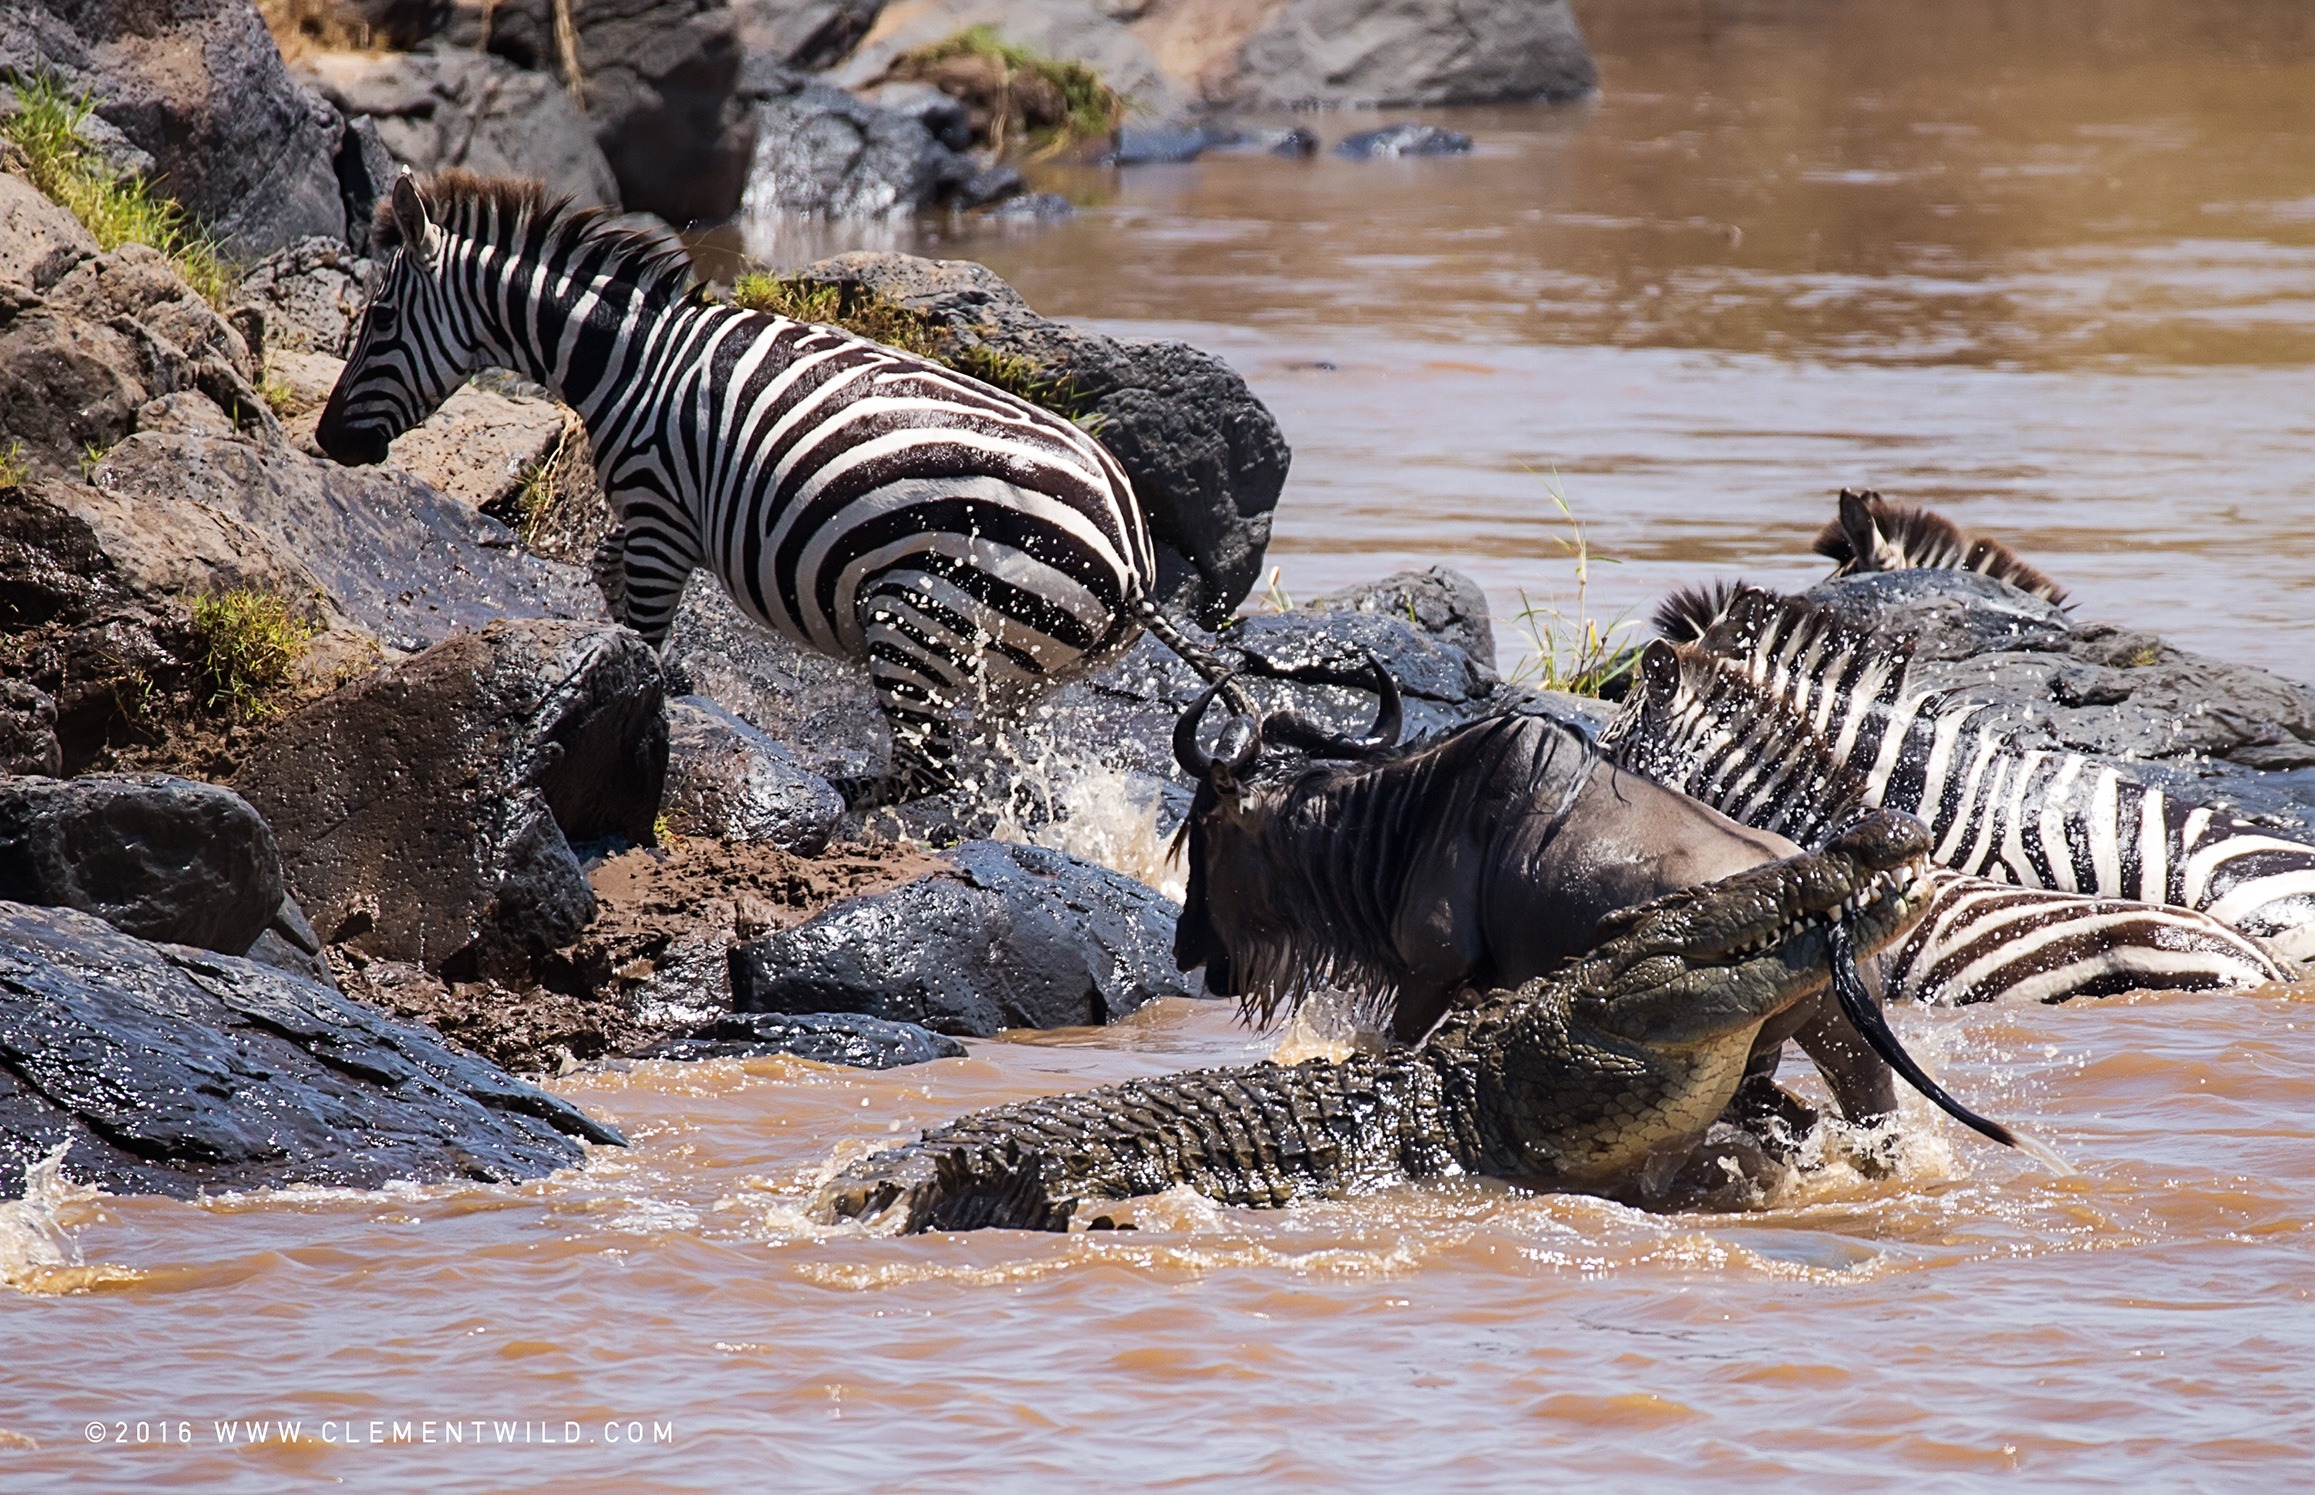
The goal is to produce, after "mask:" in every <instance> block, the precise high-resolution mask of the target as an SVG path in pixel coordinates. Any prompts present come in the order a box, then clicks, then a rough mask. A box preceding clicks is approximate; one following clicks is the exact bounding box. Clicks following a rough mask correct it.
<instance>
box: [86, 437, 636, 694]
mask: <svg viewBox="0 0 2315 1495" xmlns="http://www.w3.org/2000/svg"><path fill="white" fill-rule="evenodd" d="M95 483H96V486H97V487H98V488H99V489H100V490H101V491H102V492H103V493H104V494H106V495H109V496H110V497H112V498H114V499H116V500H121V501H125V502H127V503H129V504H132V505H138V506H147V507H149V509H150V511H151V512H152V513H153V514H154V515H155V516H160V515H166V514H169V513H172V512H180V513H182V512H189V511H190V508H191V507H199V508H203V509H206V510H208V511H209V512H210V513H211V514H213V515H217V516H222V517H223V519H224V520H232V521H238V522H239V523H240V524H242V525H244V526H246V527H247V528H248V529H249V530H253V531H256V532H257V533H258V534H260V535H263V536H265V537H267V538H268V539H269V540H270V541H272V543H273V544H274V545H275V546H277V547H281V548H282V549H285V550H287V551H289V552H290V553H292V554H294V555H296V556H301V557H303V558H304V560H305V562H306V563H307V565H306V569H307V571H308V573H309V574H310V575H311V576H312V578H313V579H314V582H315V583H316V585H317V587H318V589H319V590H320V591H321V592H322V593H323V594H324V595H325V596H326V597H327V598H328V599H329V600H330V602H331V603H332V605H333V606H334V607H336V608H337V609H339V610H340V611H342V613H343V614H344V615H345V616H346V617H348V618H350V619H351V620H353V621H354V622H356V623H358V624H360V625H361V626H362V627H363V628H365V629H367V630H369V631H370V632H372V633H374V634H376V635H377V636H378V637H379V638H380V639H382V640H383V641H384V642H385V643H387V644H388V645H390V646H391V647H393V648H396V649H403V650H415V649H422V648H424V647H426V646H427V645H429V644H432V643H435V642H438V641H440V640H442V639H445V638H447V637H449V636H450V635H451V634H452V633H453V632H454V631H456V630H459V629H472V628H480V627H482V626H483V625H484V624H486V623H489V622H491V621H493V620H494V619H499V618H507V617H517V618H522V617H530V618H541V617H559V618H571V619H587V620H592V619H600V618H602V617H603V616H604V614H603V610H602V599H601V596H600V594H599V593H597V592H596V590H595V588H594V585H593V583H592V582H590V581H589V580H588V579H587V577H586V575H585V573H584V572H583V571H581V570H580V569H579V568H577V567H574V566H566V565H560V564H557V563H555V562H551V561H543V560H540V559H539V558H538V557H536V556H532V555H529V554H526V553H524V552H523V551H522V550H521V549H520V548H519V547H518V546H517V544H516V541H515V536H514V534H513V533H512V532H511V531H510V530H508V529H507V528H506V526H505V525H503V524H500V523H499V522H498V521H497V520H495V519H492V518H490V517H488V516H486V515H483V514H479V513H476V512H475V511H474V510H473V509H471V508H469V507H467V506H466V505H464V504H461V503H458V502H456V501H455V500H453V499H450V498H448V497H446V496H445V495H443V494H441V493H439V492H437V491H436V490H435V489H433V488H431V487H428V486H427V485H426V484H424V483H422V482H420V481H418V480H417V479H415V478H412V477H410V476H409V475H408V474H406V473H401V472H397V471H395V470H394V469H392V468H387V467H374V468H351V467H340V466H338V465H337V464H335V463H332V462H325V461H320V460H317V459H314V458H311V457H307V456H305V455H303V454H301V453H298V452H294V451H288V450H278V449H277V450H270V451H268V450H261V449H259V448H257V447H254V446H251V445H249V444H248V443H245V442H236V441H218V440H213V439H204V438H201V437H193V436H164V435H147V434H139V435H137V436H134V437H131V438H130V439H129V440H127V441H124V442H122V443H121V444H120V445H119V446H118V447H115V448H114V449H113V450H112V451H111V452H110V453H109V454H107V455H106V457H105V459H104V461H103V462H102V463H100V464H99V465H98V467H97V469H96V472H95ZM258 553H261V554H262V553H264V552H263V551H262V549H260V550H259V551H258ZM292 595H295V594H292Z"/></svg>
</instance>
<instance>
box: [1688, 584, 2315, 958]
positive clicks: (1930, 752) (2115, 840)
mask: <svg viewBox="0 0 2315 1495" xmlns="http://www.w3.org/2000/svg"><path fill="white" fill-rule="evenodd" d="M1661 622H1662V623H1663V624H1669V625H1670V627H1669V628H1668V629H1667V631H1671V632H1680V633H1690V634H1694V635H1695V636H1696V642H1697V645H1698V647H1700V648H1701V649H1702V650H1703V651H1704V653H1706V654H1708V655H1710V656H1712V657H1714V658H1716V659H1718V660H1720V661H1722V662H1723V663H1724V665H1725V666H1726V667H1727V668H1730V669H1732V670H1734V671H1736V672H1737V673H1739V674H1740V675H1741V676H1743V677H1744V678H1745V679H1746V680H1749V681H1750V682H1751V683H1752V684H1753V685H1754V686H1755V687H1757V688H1758V689H1759V690H1760V691H1761V693H1762V694H1763V696H1764V697H1765V698H1766V699H1769V700H1773V701H1776V702H1778V703H1780V704H1782V705H1783V706H1784V707H1786V708H1788V709H1789V710H1790V711H1791V712H1792V713H1793V715H1794V716H1795V717H1796V718H1797V719H1798V720H1800V721H1801V722H1803V723H1805V724H1806V725H1807V727H1808V728H1809V730H1810V731H1811V732H1812V733H1813V734H1814V735H1815V736H1816V737H1817V738H1818V739H1820V740H1821V742H1822V743H1823V745H1824V748H1825V750H1826V751H1827V752H1828V753H1829V754H1830V755H1831V757H1832V760H1833V762H1834V763H1835V764H1837V765H1838V766H1839V767H1841V768H1843V769H1845V770H1848V771H1850V772H1853V773H1855V774H1856V775H1857V776H1858V778H1859V780H1860V781H1861V783H1862V786H1863V787H1862V791H1861V792H1862V794H1863V797H1864V801H1865V803H1866V804H1868V805H1872V806H1875V807H1887V808H1889V809H1895V810H1903V811H1905V812H1907V813H1908V814H1912V815H1916V816H1919V817H1920V818H1921V819H1922V820H1923V821H1924V822H1926V823H1927V824H1928V826H1929V828H1930V832H1931V835H1932V836H1933V838H1934V841H1935V845H1934V849H1933V852H1932V857H1933V859H1934V860H1935V861H1936V862H1937V863H1938V864H1939V865H1941V866H1947V867H1952V868H1954V869H1955V870H1957V871H1962V872H1969V873H1974V874H1977V875H1980V876H1983V877H1987V878H1990V879H1992V880H1994V881H1996V882H2005V883H2010V884H2013V885H2016V886H2019V887H2026V888H2047V889H2051V890H2053V891H2057V892H2064V893H2082V894H2090V895H2096V896H2099V897H2107V898H2125V899H2131V900H2135V901H2138V902H2144V903H2162V904H2169V905H2171V906H2174V907H2178V908H2189V909H2197V910H2200V911H2202V912H2204V913H2207V914H2209V915H2211V916H2212V917H2213V918H2215V919H2217V920H2219V921H2220V922H2222V923H2224V924H2228V925H2231V926H2232V927H2234V928H2236V929H2238V930H2241V931H2242V932H2244V933H2246V934H2250V935H2254V936H2256V937H2258V938H2259V939H2260V940H2262V941H2263V942H2264V943H2265V944H2266V946H2267V947H2268V948H2269V949H2271V950H2273V951H2275V952H2276V953H2278V954H2280V955H2282V956H2284V957H2285V958H2287V959H2289V960H2292V961H2306V960H2310V959H2315V845H2310V844H2308V843H2306V842H2302V841H2297V840H2293V839H2290V838H2288V837H2285V836H2280V835H2277V834H2275V833H2274V832H2272V831H2270V830H2268V829H2267V828H2265V827H2263V826H2260V825H2256V824H2254V823H2252V822H2250V821H2248V820H2245V819H2243V818H2242V817H2241V816H2238V815H2235V814H2233V813H2231V812H2229V811H2226V810H2223V809H2218V808H2215V807H2213V806H2209V805H2200V804H2195V803H2193V802H2191V801H2189V800H2185V799H2182V798H2180V797H2178V796H2176V795H2174V794H2170V793H2166V792H2165V791H2163V790H2161V789H2158V788H2155V787H2154V786H2152V785H2150V784H2146V783H2143V782H2141V781H2140V780H2138V779H2136V778H2134V777H2132V776H2131V775H2129V774H2127V773H2124V772H2123V771H2122V770H2121V769H2119V768H2116V767H2114V766H2113V765H2112V764H2109V763H2103V762H2100V761H2098V760H2096V759H2092V758H2088V757H2085V756H2083V755H2081V754H2079V753H2071V752H2064V751H2056V750H2050V749H2043V748H2033V747H2024V746H2020V745H2018V744H2016V743H2015V742H2014V741H2013V740H2012V737H2011V734H2010V732H2009V731H2008V730H2007V723H2006V722H2005V721H2004V720H2003V717H2002V714H2001V713H2000V711H1998V710H1997V709H1996V708H1994V707H1991V706H1988V705H1986V704H1984V703H1982V702H1973V701H1970V700H1967V699H1966V698H1963V697H1960V696H1958V695H1956V694H1955V693H1953V692H1950V691H1940V690H1913V689H1909V688H1908V686H1907V675H1908V673H1909V670H1910V666H1911V661H1912V650H1911V645H1910V643H1909V642H1908V641H1907V640H1906V639H1904V638H1902V637H1897V636H1892V635H1888V634H1880V633H1873V632H1870V631H1867V630H1863V629H1860V628H1857V627H1855V626H1853V625H1851V624H1849V623H1846V622H1844V621H1843V620H1841V619H1840V618H1838V617H1836V616H1834V615H1833V614H1830V613H1828V612H1825V611H1824V610H1822V609H1820V608H1817V607H1815V606H1812V605H1811V604H1809V603H1808V602H1806V601H1804V600H1802V599H1799V598H1793V597H1778V596H1776V595H1775V594H1773V593H1769V592H1764V591H1761V590H1759V589H1757V588H1738V589H1735V590H1734V591H1733V592H1730V593H1727V594H1725V595H1724V596H1721V597H1718V598H1714V599H1708V600H1702V599H1697V598H1694V597H1687V598H1676V599H1674V600H1673V602H1671V603H1669V604H1667V607H1666V609H1665V613H1664V616H1663V617H1662V619H1661ZM1700 624H1701V625H1704V626H1702V627H1699V626H1698V625H1700Z"/></svg>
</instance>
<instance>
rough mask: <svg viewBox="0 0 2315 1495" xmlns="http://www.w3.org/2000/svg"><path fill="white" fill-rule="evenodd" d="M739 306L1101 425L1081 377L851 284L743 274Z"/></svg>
mask: <svg viewBox="0 0 2315 1495" xmlns="http://www.w3.org/2000/svg"><path fill="white" fill-rule="evenodd" d="M732 304H733V305H734V306H738V307H742V308H744V309H745V310H748V311H768V312H771V313H773V314H774V315H776V316H782V317H788V318H791V319H793V320H795V321H798V322H817V323H820V324H822V325H823V326H829V327H841V328H843V329H844V330H845V331H847V332H854V333H858V334H859V335H860V336H862V337H864V338H867V339H869V340H870V341H871V342H878V343H882V344H884V345H885V346H886V347H888V348H898V349H899V350H900V351H901V352H903V353H910V354H914V355H915V356H916V357H918V358H923V359H928V360H930V361H931V362H933V363H937V364H939V365H941V366H942V367H943V368H950V369H955V370H956V371H957V372H958V373H960V374H967V375H970V376H971V377H973V378H975V379H978V380H980V381H981V382H982V383H983V384H987V385H992V386H994V387H995V388H998V389H1001V390H1003V391H1005V392H1006V393H1007V394H1011V395H1018V396H1020V397H1021V398H1022V399H1024V400H1027V401H1028V402H1029V403H1030V404H1032V405H1040V406H1043V407H1044V408H1045V409H1047V410H1051V411H1053V412H1054V413H1056V414H1058V415H1061V416H1064V417H1066V418H1068V419H1069V420H1072V421H1076V422H1077V423H1079V424H1080V425H1084V426H1085V427H1086V428H1087V429H1088V430H1092V429H1093V428H1094V427H1095V426H1097V425H1098V424H1099V417H1098V416H1096V415H1093V414H1091V413H1089V412H1088V410H1087V406H1088V405H1089V404H1090V403H1091V401H1090V399H1089V398H1088V397H1087V396H1086V395H1085V394H1084V393H1083V392H1082V391H1080V390H1079V389H1078V388H1077V386H1076V384H1075V383H1074V382H1073V381H1071V380H1069V379H1067V378H1056V377H1054V376H1052V375H1049V374H1047V373H1045V372H1044V371H1043V370H1042V369H1041V368H1039V367H1038V365H1037V363H1036V361H1035V360H1034V359H1030V358H1025V357H1023V356H1021V355H1020V354H1018V353H1005V352H1001V351H999V350H998V349H995V348H992V347H989V346H988V345H987V344H985V343H966V342H961V341H960V340H959V339H957V338H955V337H953V336H952V335H951V334H950V333H948V332H947V331H946V330H945V329H943V328H942V327H941V326H940V324H938V323H937V322H935V321H933V320H932V319H931V318H929V317H925V316H921V315H919V314H917V313H916V312H912V311H909V310H907V309H905V308H903V307H898V306H894V305H892V304H891V303H890V302H888V301H884V300H881V299H879V298H877V297H875V296H860V295H854V294H851V293H850V292H848V291H847V290H846V289H845V288H844V287H841V286H832V285H825V284H822V283H819V282H816V281H808V280H805V279H803V278H802V277H801V276H792V275H765V274H751V275H742V276H741V277H740V278H739V280H738V282H737V283H736V284H735V285H734V286H733V287H732Z"/></svg>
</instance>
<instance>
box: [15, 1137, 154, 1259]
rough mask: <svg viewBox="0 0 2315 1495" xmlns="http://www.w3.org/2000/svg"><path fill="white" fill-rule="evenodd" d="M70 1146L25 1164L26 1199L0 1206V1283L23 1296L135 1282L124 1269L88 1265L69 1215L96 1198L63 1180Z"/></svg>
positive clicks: (86, 1189) (87, 1189) (83, 1187)
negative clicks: (65, 1156) (68, 1220)
mask: <svg viewBox="0 0 2315 1495" xmlns="http://www.w3.org/2000/svg"><path fill="white" fill-rule="evenodd" d="M71 1146H72V1144H71V1143H70V1142H60V1143H58V1144H57V1145H56V1150H55V1151H53V1152H51V1153H49V1154H48V1156H46V1157H44V1158H42V1159H40V1160H39V1161H38V1162H36V1163H27V1164H25V1165H24V1197H23V1198H21V1199H11V1200H9V1201H7V1202H6V1203H4V1204H0V1282H4V1283H6V1284H7V1285H8V1286H10V1287H12V1288H14V1289H16V1290H17V1291H18V1292H24V1293H64V1292H79V1291H82V1290H84V1289H86V1288H89V1287H93V1286H97V1285H100V1284H102V1283H105V1282H115V1281H128V1280H133V1279H134V1277H135V1275H136V1274H135V1273H133V1272H130V1271H128V1270H127V1269H126V1268H122V1267H109V1266H95V1267H91V1266H88V1265H86V1264H85V1263H83V1262H82V1260H81V1254H80V1242H79V1241H77V1240H76V1239H74V1238H73V1234H72V1226H71V1225H70V1224H69V1223H67V1218H66V1217H67V1216H68V1215H71V1214H74V1213H77V1212H78V1211H79V1209H80V1207H81V1206H83V1205H85V1204H86V1203H87V1202H88V1201H90V1200H92V1199H94V1198H96V1197H97V1191H96V1190H95V1189H93V1188H91V1187H90V1186H88V1185H87V1184H76V1183H74V1182H72V1181H71V1180H70V1179H68V1178H66V1177H65V1176H64V1155H65V1153H66V1152H67V1151H68V1150H69V1149H70V1148H71Z"/></svg>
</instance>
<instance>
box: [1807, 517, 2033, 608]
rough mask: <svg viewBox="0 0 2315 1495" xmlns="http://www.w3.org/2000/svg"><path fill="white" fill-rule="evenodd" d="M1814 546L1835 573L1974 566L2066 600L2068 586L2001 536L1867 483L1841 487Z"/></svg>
mask: <svg viewBox="0 0 2315 1495" xmlns="http://www.w3.org/2000/svg"><path fill="white" fill-rule="evenodd" d="M1839 503H1840V509H1839V512H1838V513H1837V514H1836V515H1835V516H1834V519H1833V522H1832V523H1830V524H1828V525H1826V526H1825V527H1824V528H1823V529H1822V530H1819V531H1818V532H1817V539H1816V546H1815V549H1816V552H1817V554H1819V555H1821V556H1824V557H1827V558H1828V559H1830V560H1831V561H1832V562H1833V563H1834V565H1833V574H1834V575H1835V576H1853V575H1856V574H1857V573H1859V572H1863V571H1974V572H1976V573H1977V574H1978V575H1980V576H1990V577H1992V578H1994V579H1995V580H1996V581H2006V582H2008V583H2009V584H2010V585H2011V586H2013V587H2016V588H2017V589H2018V590H2019V591H2021V592H2024V593H2026V594H2028V595H2029V596H2034V597H2039V598H2041V599H2043V600H2044V601H2046V602H2054V603H2056V604H2058V605H2059V606H2060V607H2063V606H2065V605H2066V589H2065V588H2064V587H2061V586H2059V585H2058V584H2057V583H2056V582H2054V581H2052V580H2051V579H2050V578H2049V577H2048V576H2046V575H2044V574H2043V573H2042V571H2041V570H2040V569H2039V568H2037V567H2035V566H2032V565H2029V564H2027V562H2026V561H2025V560H2024V558H2023V557H2021V556H2019V555H2018V553H2017V552H2016V551H2014V550H2012V549H2010V548H2009V547H2008V546H2007V545H2004V544H2002V542H2001V541H1999V540H1995V539H1992V538H1990V537H1988V536H1985V535H1976V534H1972V533H1970V532H1969V531H1968V530H1965V529H1963V528H1962V527H1961V526H1960V525H1958V524H1955V523H1954V522H1953V521H1952V520H1950V519H1948V518H1946V517H1945V516H1944V515H1943V514H1940V513H1937V512H1936V511H1935V510H1932V509H1923V508H1916V507H1914V506H1912V505H1910V504H1896V503H1891V502H1890V501H1889V500H1887V499H1885V498H1883V497H1882V496H1881V495H1880V494H1878V493H1875V492H1873V491H1872V490H1870V489H1863V490H1859V489H1852V488H1843V489H1842V490H1841V496H1840V500H1839Z"/></svg>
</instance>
